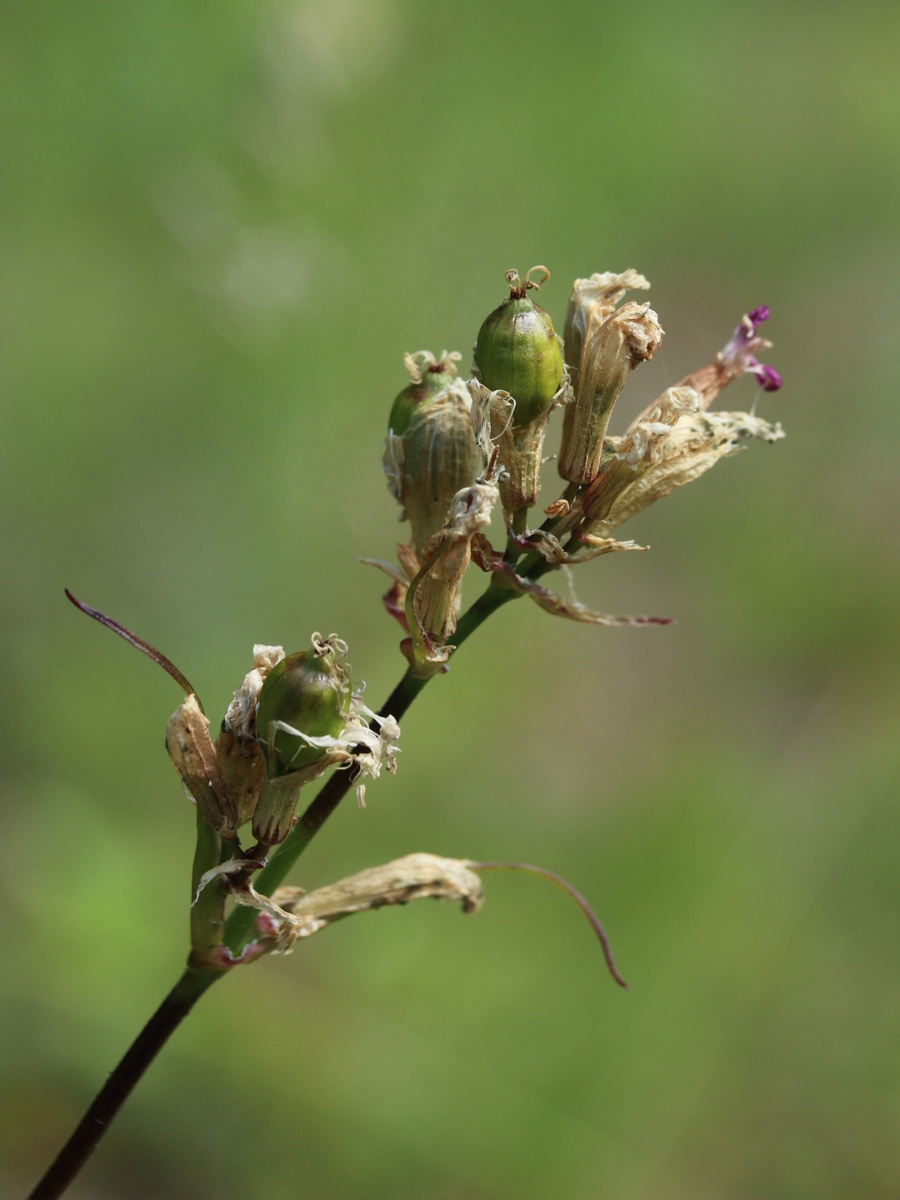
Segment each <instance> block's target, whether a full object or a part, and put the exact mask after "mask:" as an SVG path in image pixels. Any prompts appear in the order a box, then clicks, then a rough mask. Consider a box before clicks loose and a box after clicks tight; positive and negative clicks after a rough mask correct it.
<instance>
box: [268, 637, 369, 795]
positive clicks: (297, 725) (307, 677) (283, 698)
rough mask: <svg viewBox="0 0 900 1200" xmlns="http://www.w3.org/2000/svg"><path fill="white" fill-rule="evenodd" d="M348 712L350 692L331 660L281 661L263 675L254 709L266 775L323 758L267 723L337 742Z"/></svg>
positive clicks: (303, 656) (309, 654) (304, 654)
mask: <svg viewBox="0 0 900 1200" xmlns="http://www.w3.org/2000/svg"><path fill="white" fill-rule="evenodd" d="M349 708H350V690H349V688H348V687H347V686H346V683H345V682H344V680H343V679H342V678H341V676H340V674H339V672H338V669H337V667H336V665H335V662H334V659H333V656H332V655H330V654H323V655H318V654H315V653H314V652H313V651H312V650H301V651H299V652H298V653H297V654H289V655H288V656H287V658H284V659H282V660H281V662H280V663H278V664H277V665H276V666H274V667H273V668H272V670H271V671H270V672H269V674H268V675H267V676H266V680H265V683H263V686H262V689H261V691H260V693H259V704H258V705H257V709H256V734H257V737H258V738H259V740H260V742H261V743H262V745H263V749H264V752H265V754H266V760H267V766H268V774H269V776H270V777H277V776H281V775H286V774H288V773H289V772H291V771H296V770H298V769H299V768H301V767H306V766H309V764H310V763H314V762H315V761H316V760H317V759H319V758H321V757H322V755H323V753H324V751H323V750H322V749H320V748H319V747H318V746H309V745H307V744H306V743H305V742H304V741H303V739H302V738H300V737H298V736H297V735H296V734H295V733H290V732H288V730H287V729H281V728H278V727H277V726H276V727H274V728H273V722H279V721H280V722H283V723H284V724H285V725H288V726H290V727H291V728H292V729H297V730H299V731H300V732H301V733H305V734H306V735H307V737H338V736H339V734H340V733H341V731H342V729H343V728H344V724H345V721H346V718H347V714H348V711H349Z"/></svg>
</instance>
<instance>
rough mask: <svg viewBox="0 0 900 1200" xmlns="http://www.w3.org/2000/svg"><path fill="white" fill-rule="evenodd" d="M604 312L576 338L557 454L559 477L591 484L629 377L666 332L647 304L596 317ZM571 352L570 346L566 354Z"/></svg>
mask: <svg viewBox="0 0 900 1200" xmlns="http://www.w3.org/2000/svg"><path fill="white" fill-rule="evenodd" d="M639 278H641V279H643V277H642V276H639ZM602 311H605V309H604V307H603V306H601V305H597V306H596V307H595V308H593V309H592V310H591V312H590V315H589V317H588V320H587V322H586V324H585V327H584V329H583V330H582V329H581V328H579V337H578V338H577V339H576V340H577V344H578V345H579V346H580V349H581V355H580V359H579V361H578V363H577V366H576V369H575V372H574V383H573V390H574V393H575V399H574V402H573V403H571V404H569V405H568V407H567V408H566V415H565V423H564V426H563V438H562V447H561V450H560V456H559V473H560V475H561V476H562V477H563V479H568V480H570V481H571V482H573V483H589V482H590V481H591V480H592V479H593V478H594V477H595V476H596V475H597V473H598V471H599V470H600V461H601V457H602V453H603V439H604V437H605V436H606V427H607V425H608V424H609V418H610V414H611V413H612V410H613V405H614V404H615V402H616V400H617V399H618V396H619V393H620V392H621V390H622V388H623V387H624V385H625V381H626V379H627V378H628V376H629V375H630V374H631V372H632V371H633V370H634V369H635V367H637V366H638V365H639V364H640V363H642V362H646V361H647V360H648V359H650V358H651V357H652V356H653V354H654V352H655V351H656V350H657V348H658V347H659V344H660V342H661V341H662V336H663V331H662V329H661V328H660V325H659V319H658V318H657V315H656V313H655V312H654V311H653V309H652V308H651V307H650V306H649V304H635V303H634V302H631V301H630V302H629V303H627V304H623V305H622V307H621V308H619V309H617V310H616V311H614V312H613V313H612V314H610V315H609V316H607V317H606V319H605V320H602V321H598V317H599V313H600V312H602ZM568 352H569V351H568V347H567V358H568ZM569 365H570V369H571V363H570V364H569Z"/></svg>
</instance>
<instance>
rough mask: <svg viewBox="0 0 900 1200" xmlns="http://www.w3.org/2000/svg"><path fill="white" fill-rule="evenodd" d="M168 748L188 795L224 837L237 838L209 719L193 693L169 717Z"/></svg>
mask: <svg viewBox="0 0 900 1200" xmlns="http://www.w3.org/2000/svg"><path fill="white" fill-rule="evenodd" d="M166 751H167V752H168V755H169V758H170V759H171V760H172V763H173V765H174V767H175V770H176V771H177V772H178V774H179V775H180V776H181V782H182V784H183V786H184V791H185V795H186V796H187V797H188V799H189V800H191V801H193V802H194V803H195V804H196V805H197V807H198V808H199V810H200V815H201V816H202V817H203V820H204V821H205V822H206V824H207V825H209V826H210V828H211V829H214V830H216V832H217V833H221V834H222V836H223V837H233V836H234V831H235V827H236V826H235V813H234V809H233V807H232V806H231V804H230V803H229V801H228V797H227V793H226V790H225V781H224V780H223V778H222V772H221V770H220V768H219V760H218V758H217V756H216V750H215V747H214V746H213V742H212V738H211V737H210V735H209V721H208V720H207V718H206V717H205V716H204V714H203V712H202V710H201V708H200V704H199V702H198V700H197V697H196V696H195V695H194V693H193V692H192V693H191V694H190V695H189V696H187V697H185V699H184V700H183V701H182V702H181V704H179V706H178V708H176V709H175V711H174V712H173V713H172V715H171V717H169V720H168V723H167V724H166Z"/></svg>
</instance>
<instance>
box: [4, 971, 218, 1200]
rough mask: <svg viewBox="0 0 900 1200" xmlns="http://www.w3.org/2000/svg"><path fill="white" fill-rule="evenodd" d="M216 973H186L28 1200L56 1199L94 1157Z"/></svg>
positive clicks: (137, 1039)
mask: <svg viewBox="0 0 900 1200" xmlns="http://www.w3.org/2000/svg"><path fill="white" fill-rule="evenodd" d="M220 978H221V972H218V971H200V970H193V969H190V968H189V969H188V970H187V971H185V973H184V974H183V975H182V977H181V979H179V981H178V983H176V985H175V987H173V988H172V990H171V992H169V994H168V996H166V998H165V1000H163V1002H162V1004H161V1005H160V1006H159V1008H158V1009H157V1010H156V1012H155V1013H154V1014H153V1016H152V1017H151V1018H150V1020H149V1021H148V1022H147V1024H146V1025H145V1026H144V1028H143V1029H142V1030H141V1032H140V1033H139V1034H138V1036H137V1038H136V1039H135V1041H134V1042H133V1043H132V1045H131V1047H130V1049H129V1050H128V1052H127V1053H126V1055H125V1057H124V1058H123V1059H122V1061H121V1062H120V1063H119V1064H118V1066H117V1067H116V1068H115V1070H114V1071H113V1073H112V1074H111V1075H110V1077H109V1079H107V1081H106V1083H105V1084H104V1085H103V1087H102V1088H101V1089H100V1091H99V1092H98V1094H97V1096H96V1097H95V1099H94V1101H93V1103H92V1104H91V1106H90V1108H89V1109H88V1110H87V1112H86V1113H85V1114H84V1116H83V1117H82V1118H81V1120H80V1121H79V1123H78V1125H77V1126H76V1128H75V1131H74V1133H73V1134H72V1136H71V1137H70V1138H69V1140H68V1141H67V1142H66V1144H65V1145H64V1146H63V1148H62V1150H60V1152H59V1154H58V1155H57V1157H56V1159H55V1161H54V1162H53V1163H52V1164H51V1166H50V1168H49V1170H48V1171H47V1173H46V1174H45V1175H44V1177H43V1179H41V1181H40V1183H38V1185H37V1186H36V1187H35V1189H34V1191H32V1192H31V1194H30V1195H29V1198H28V1200H57V1198H58V1197H59V1196H62V1195H63V1193H64V1192H65V1190H66V1188H68V1186H69V1184H70V1183H71V1182H72V1180H73V1179H74V1178H75V1176H76V1175H77V1174H78V1173H79V1171H80V1170H81V1168H82V1167H83V1166H84V1164H85V1163H86V1162H87V1160H88V1159H89V1158H90V1156H91V1155H92V1154H93V1152H94V1149H95V1148H96V1146H97V1144H98V1143H99V1141H100V1139H101V1138H102V1137H103V1135H104V1133H105V1132H106V1130H107V1127H108V1126H109V1123H110V1122H111V1121H112V1119H113V1117H115V1115H116V1113H117V1112H118V1111H119V1109H120V1108H121V1107H122V1105H123V1104H124V1103H125V1101H126V1100H127V1099H128V1097H129V1096H130V1095H131V1092H132V1090H133V1089H134V1086H135V1084H137V1083H138V1081H139V1080H140V1079H141V1078H142V1076H143V1074H144V1072H145V1071H146V1070H147V1068H148V1067H149V1066H150V1064H151V1063H152V1062H153V1060H154V1059H155V1058H156V1056H157V1054H159V1052H160V1050H162V1048H163V1046H165V1044H166V1042H167V1041H168V1040H169V1038H170V1037H171V1036H172V1034H173V1033H174V1032H175V1030H176V1029H177V1028H178V1026H179V1025H180V1024H181V1022H182V1021H183V1020H184V1018H185V1017H186V1016H187V1015H188V1013H189V1012H190V1011H191V1009H192V1008H193V1007H194V1005H195V1004H196V1002H197V1001H198V1000H199V999H200V997H201V996H202V995H203V993H204V992H205V991H206V989H207V988H208V987H210V986H211V985H212V984H213V983H215V981H216V980H217V979H220Z"/></svg>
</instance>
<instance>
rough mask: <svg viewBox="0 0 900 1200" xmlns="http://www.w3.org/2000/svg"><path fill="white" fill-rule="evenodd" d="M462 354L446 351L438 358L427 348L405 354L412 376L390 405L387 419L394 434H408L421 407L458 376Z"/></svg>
mask: <svg viewBox="0 0 900 1200" xmlns="http://www.w3.org/2000/svg"><path fill="white" fill-rule="evenodd" d="M460 357H461V355H460V354H459V353H457V352H456V351H454V352H453V353H451V354H448V353H447V351H446V350H445V351H444V353H443V354H442V355H441V357H440V358H435V357H434V355H433V354H431V353H430V352H429V351H428V350H418V351H416V353H415V354H407V355H405V362H406V368H407V370H408V371H409V373H410V375H411V376H412V379H411V382H410V383H408V384H407V386H406V387H405V388H404V389H403V391H402V392H400V393H399V395H398V396H397V398H396V399H395V400H394V403H393V406H392V407H391V415H390V418H389V419H388V430H389V431H390V432H391V433H393V434H396V436H397V437H401V436H402V435H403V434H404V433H406V431H407V429H409V426H410V422H411V421H412V419H413V417H414V416H415V414H416V412H417V411H418V410H419V408H420V407H421V406H422V405H423V404H425V403H426V402H427V401H428V400H431V399H432V398H433V397H435V396H436V395H437V394H438V393H439V392H442V391H443V390H444V388H445V387H446V386H447V385H448V384H449V383H451V382H452V381H453V380H454V379H455V378H456V361H457V360H458V359H459V358H460Z"/></svg>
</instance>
